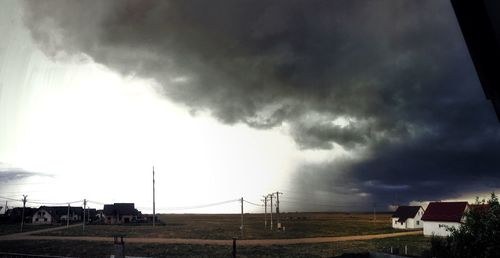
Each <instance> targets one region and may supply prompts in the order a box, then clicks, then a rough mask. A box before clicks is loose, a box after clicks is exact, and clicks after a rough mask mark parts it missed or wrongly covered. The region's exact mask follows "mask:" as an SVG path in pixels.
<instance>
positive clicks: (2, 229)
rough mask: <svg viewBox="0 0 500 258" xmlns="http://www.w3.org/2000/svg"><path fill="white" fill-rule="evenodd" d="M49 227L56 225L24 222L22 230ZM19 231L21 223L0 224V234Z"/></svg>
mask: <svg viewBox="0 0 500 258" xmlns="http://www.w3.org/2000/svg"><path fill="white" fill-rule="evenodd" d="M51 227H57V225H31V224H25V225H24V228H23V232H28V231H35V230H40V229H46V228H51ZM20 232H21V224H0V235H9V234H14V233H20Z"/></svg>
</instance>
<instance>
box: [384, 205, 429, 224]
mask: <svg viewBox="0 0 500 258" xmlns="http://www.w3.org/2000/svg"><path fill="white" fill-rule="evenodd" d="M422 215H424V209H423V208H422V207H421V206H399V207H398V209H397V210H396V211H395V212H394V213H393V214H392V227H393V228H397V229H413V228H422V227H423V223H422V220H421V219H422Z"/></svg>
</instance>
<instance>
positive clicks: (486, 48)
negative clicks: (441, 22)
mask: <svg viewBox="0 0 500 258" xmlns="http://www.w3.org/2000/svg"><path fill="white" fill-rule="evenodd" d="M451 3H452V5H453V9H454V10H455V14H456V16H457V19H458V24H459V25H460V29H461V30H462V34H463V35H464V38H465V42H466V44H467V47H468V49H469V53H470V55H471V57H472V61H473V63H474V66H475V68H476V72H477V74H478V77H479V81H480V82H481V85H482V86H483V90H484V93H485V95H486V98H487V99H489V100H491V102H492V103H493V107H494V109H495V112H496V114H497V117H498V119H500V75H499V73H498V67H499V66H500V40H499V35H500V18H499V14H498V10H499V8H500V4H499V3H498V1H470V0H452V1H451Z"/></svg>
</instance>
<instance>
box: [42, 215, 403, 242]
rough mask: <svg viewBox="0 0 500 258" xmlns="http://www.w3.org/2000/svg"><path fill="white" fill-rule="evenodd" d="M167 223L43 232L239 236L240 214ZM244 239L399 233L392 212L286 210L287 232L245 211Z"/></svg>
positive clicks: (176, 218)
mask: <svg viewBox="0 0 500 258" xmlns="http://www.w3.org/2000/svg"><path fill="white" fill-rule="evenodd" d="M160 219H161V220H162V221H163V222H164V224H165V225H162V226H157V227H156V228H152V227H151V226H143V225H88V226H87V227H86V229H85V231H82V229H81V228H79V227H76V228H70V229H67V230H66V229H64V230H58V231H53V232H46V233H43V235H57V236H113V235H117V234H120V235H125V236H127V237H164V238H201V239H231V238H232V237H240V229H239V227H240V220H241V217H240V215H237V214H169V215H160ZM244 221H245V222H244V225H245V227H244V228H245V231H244V232H245V235H244V238H245V239H266V238H302V237H320V236H347V235H365V234H381V233H391V232H398V231H397V230H394V229H392V228H391V223H390V215H389V214H379V215H378V216H377V220H376V221H373V220H372V215H371V214H361V213H352V214H346V213H285V214H281V222H282V224H283V225H284V226H285V229H286V230H285V232H277V231H270V230H265V229H264V215H263V214H245V216H244Z"/></svg>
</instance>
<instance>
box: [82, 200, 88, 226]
mask: <svg viewBox="0 0 500 258" xmlns="http://www.w3.org/2000/svg"><path fill="white" fill-rule="evenodd" d="M86 207H87V199H83V230H85V208H86Z"/></svg>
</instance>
